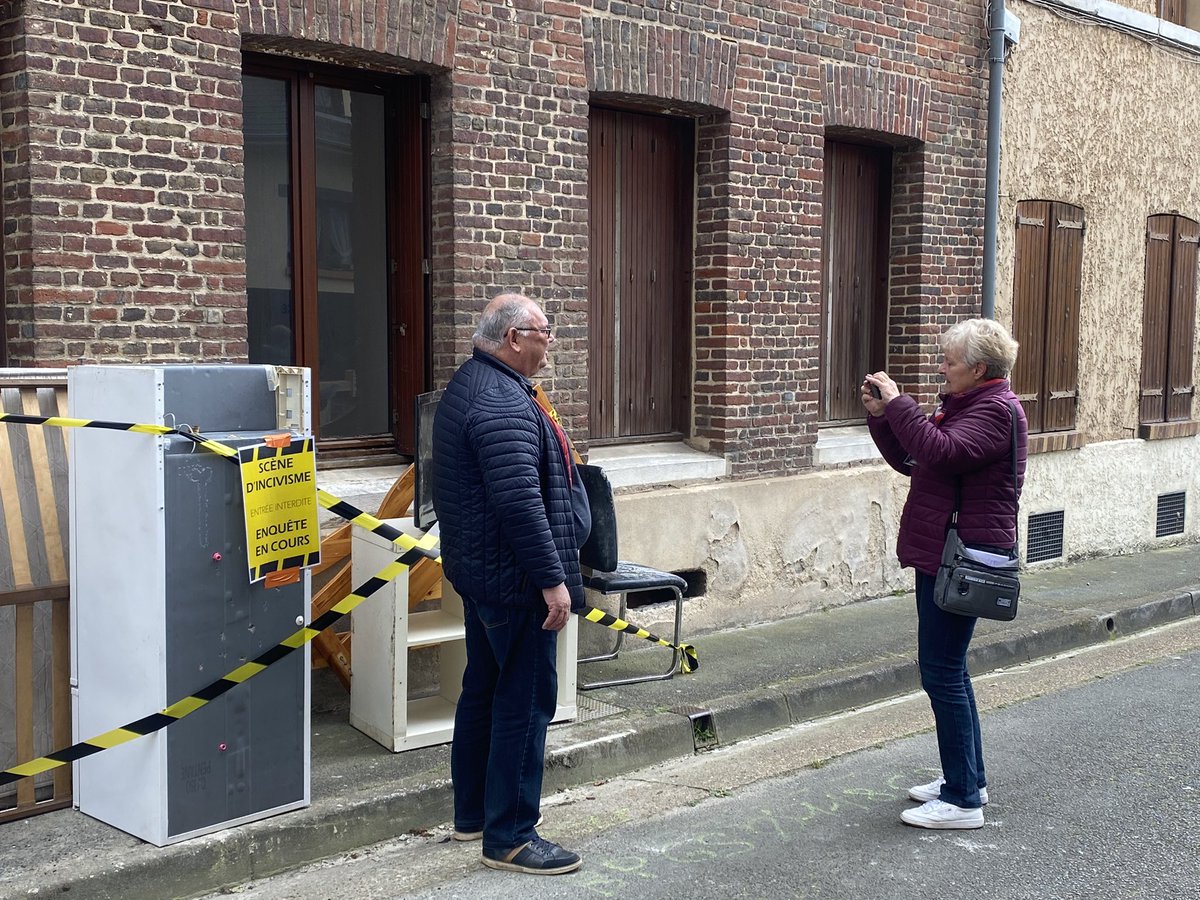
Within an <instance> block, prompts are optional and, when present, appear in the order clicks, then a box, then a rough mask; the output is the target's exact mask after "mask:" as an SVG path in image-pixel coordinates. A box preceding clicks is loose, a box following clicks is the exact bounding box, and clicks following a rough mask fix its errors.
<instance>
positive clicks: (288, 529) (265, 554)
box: [238, 435, 321, 582]
mask: <svg viewBox="0 0 1200 900" xmlns="http://www.w3.org/2000/svg"><path fill="white" fill-rule="evenodd" d="M238 463H239V464H240V466H241V470H242V504H243V507H244V508H245V510H246V558H247V564H248V565H249V568H250V580H251V581H252V582H254V581H259V580H261V579H263V578H265V577H266V576H267V575H269V574H270V573H272V572H278V571H280V570H282V569H299V568H303V567H306V566H315V565H316V564H317V563H319V562H320V561H321V535H320V529H319V526H318V524H317V509H318V504H317V454H316V449H315V447H314V446H313V441H312V438H297V437H292V436H290V435H287V436H284V437H283V439H282V440H281V439H279V438H274V437H273V438H270V439H268V440H267V441H266V443H262V444H255V445H254V446H252V447H242V448H241V449H239V450H238Z"/></svg>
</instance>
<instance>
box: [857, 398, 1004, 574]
mask: <svg viewBox="0 0 1200 900" xmlns="http://www.w3.org/2000/svg"><path fill="white" fill-rule="evenodd" d="M1010 401H1011V402H1012V403H1015V404H1016V406H1017V484H1018V496H1019V490H1020V485H1022V484H1024V481H1025V453H1026V447H1027V444H1028V424H1027V423H1026V421H1025V411H1024V410H1023V409H1021V404H1020V402H1019V401H1018V400H1017V397H1016V395H1015V394H1014V393H1013V392H1012V389H1011V388H1010V387H1009V384H1008V381H1006V380H1004V379H996V380H994V381H990V382H986V383H985V384H982V385H980V386H979V387H976V388H974V389H972V390H970V391H966V392H964V393H962V394H954V395H950V396H943V397H942V398H941V407H940V413H941V415H940V417H939V415H938V413H937V412H935V414H934V415H933V416H930V417H929V418H926V417H925V415H924V414H923V413H922V412H921V409H920V407H919V406H918V405H917V402H916V401H915V400H913V399H912V398H911V397H907V396H905V395H903V394H901V395H900V396H899V397H897V398H896V399H895V400H893V401H892V402H891V403H889V404H888V405H887V406H886V407H885V408H884V415H882V416H878V417H877V416H868V417H867V424H868V425H869V426H870V429H871V437H872V438H873V439H874V440H875V445H876V446H877V447H878V448H879V452H880V453H882V454H883V458H884V459H885V460H887V462H888V464H889V465H890V466H891V467H892V468H893V469H895V470H896V471H897V472H900V473H901V474H903V475H908V476H910V477H911V479H912V483H911V484H910V486H909V491H908V500H907V501H906V502H905V504H904V512H903V513H902V514H901V516H900V535H899V537H898V539H897V541H896V555H897V556H898V557H899V558H900V564H901V565H902V566H912V567H913V568H914V569H916V570H917V571H918V572H924V573H925V574H927V575H936V574H937V570H938V565H939V564H940V562H941V558H942V547H943V545H944V544H945V542H946V530H947V528H949V526H950V517H951V515H952V514H953V512H954V486H955V481H956V479H957V478H958V477H959V476H961V477H962V505H961V507H960V509H959V513H958V535H959V537H960V538H962V540H963V542H964V543H966V544H970V545H982V546H984V547H995V548H998V549H1004V550H1008V549H1011V548H1012V547H1014V546H1015V545H1016V527H1017V522H1016V514H1017V498H1016V497H1014V496H1013V488H1012V461H1011V455H1010V454H1011V441H1012V438H1011V434H1012V416H1011V413H1010V412H1009V406H1008V404H1009V402H1010Z"/></svg>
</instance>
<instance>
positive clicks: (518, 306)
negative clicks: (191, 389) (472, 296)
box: [471, 294, 532, 354]
mask: <svg viewBox="0 0 1200 900" xmlns="http://www.w3.org/2000/svg"><path fill="white" fill-rule="evenodd" d="M530 303H532V301H531V300H530V299H529V298H528V297H525V296H523V295H521V294H500V295H498V296H497V297H496V298H495V299H494V300H492V302H491V303H489V304H488V307H487V309H485V310H484V311H483V315H482V316H480V317H479V325H478V326H476V328H475V334H474V335H472V336H471V343H472V344H474V345H475V346H476V347H478V348H479V349H480V350H482V351H483V352H484V353H493V354H494V353H495V352H496V351H497V350H499V349H500V344H501V343H502V342H503V341H504V335H506V334H508V329H510V328H514V327H516V328H521V327H523V326H525V325H526V324H528V322H529V320H530V315H529V305H530Z"/></svg>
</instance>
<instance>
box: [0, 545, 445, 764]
mask: <svg viewBox="0 0 1200 900" xmlns="http://www.w3.org/2000/svg"><path fill="white" fill-rule="evenodd" d="M424 555H425V554H424V552H423V550H422V548H419V547H413V548H412V549H411V550H409V551H408V552H406V553H404V554H402V555H400V556H399V557H397V558H396V559H395V560H393V561H392V562H390V563H388V565H386V566H384V567H383V568H382V569H380V570H379V571H378V572H376V573H375V574H374V575H372V576H371V577H370V578H368V579H367V580H366V581H365V582H363V583H362V585H361V586H359V587H358V588H356V589H355V590H354V591H352V592H351V593H349V594H347V595H346V596H345V597H344V598H342V599H341V600H340V601H338V603H337V604H336V605H335V606H334V607H333V608H332V609H330V610H329V612H327V613H324V614H323V615H320V616H318V617H317V618H316V619H314V620H313V621H312V622H310V623H309V624H308V625H305V626H304V627H303V628H301V629H299V630H298V631H296V632H294V633H293V634H291V635H289V636H288V637H286V638H284V639H283V640H282V641H280V642H279V643H278V644H276V645H275V646H273V647H271V648H269V649H268V650H266V651H265V652H263V653H260V654H259V655H258V656H256V657H255V658H254V659H252V660H250V661H249V662H244V663H242V664H241V665H240V666H238V667H237V668H236V669H234V670H233V671H232V672H229V673H228V674H226V675H223V676H222V677H220V678H218V679H217V680H216V681H213V682H211V683H210V684H207V685H205V686H204V687H202V688H200V690H198V691H194V692H193V693H191V694H189V695H188V696H186V697H184V698H183V699H182V700H178V701H176V702H175V703H172V704H171V705H170V706H168V707H167V708H166V709H162V710H159V711H158V712H156V713H154V714H153V715H149V716H145V717H144V718H141V719H137V720H135V721H133V722H130V723H129V724H127V725H122V726H121V727H120V728H114V729H113V730H112V731H106V732H104V734H99V735H96V737H93V738H88V739H87V740H86V741H80V742H79V743H78V744H72V745H71V746H70V747H67V748H65V749H63V750H56V751H54V752H53V753H50V754H47V755H46V756H39V757H38V758H37V759H32V760H30V761H29V762H26V763H22V764H21V765H19V766H13V767H11V768H8V769H4V770H3V771H0V786H2V785H6V784H10V783H11V782H14V781H19V780H20V779H22V778H28V777H29V776H31V775H38V774H40V773H42V772H47V771H49V770H51V769H56V768H58V767H59V766H64V765H66V764H67V763H71V762H74V761H75V760H77V759H83V758H84V757H86V756H91V755H92V754H94V753H99V752H100V751H101V750H107V749H109V748H110V747H119V746H120V745H121V744H126V743H128V742H129V741H133V740H136V739H137V738H140V737H144V736H145V735H147V734H153V733H154V732H156V731H161V730H162V729H164V728H166V727H167V726H168V725H170V724H171V723H172V722H178V721H179V720H180V719H182V718H184V717H185V716H189V715H191V714H192V713H194V712H195V711H196V710H198V709H200V708H201V707H202V706H205V705H207V704H208V703H209V702H210V701H212V700H215V699H217V698H218V697H220V696H221V695H222V694H224V693H225V692H226V691H229V690H231V689H232V688H234V687H237V686H238V685H239V684H242V683H244V682H246V681H249V680H250V679H251V678H253V677H254V676H255V675H257V674H258V673H259V672H261V671H263V670H264V669H266V668H267V667H268V666H270V665H271V664H272V663H276V662H279V660H281V659H283V658H284V657H285V656H287V655H289V654H290V653H292V651H294V650H299V649H300V648H301V647H303V646H304V645H305V644H307V643H308V642H309V641H311V640H312V639H313V638H315V637H316V636H317V635H318V634H320V633H321V632H322V631H324V630H325V629H326V628H328V627H329V626H331V625H333V624H334V623H335V622H337V620H338V619H340V618H341V617H342V616H344V615H345V614H346V613H348V612H350V611H351V610H352V609H354V608H355V607H356V606H358V605H359V604H360V603H362V602H363V601H364V600H366V599H367V598H368V597H370V596H371V595H372V594H374V593H376V592H377V591H379V590H380V589H382V588H383V587H385V586H386V585H387V584H388V583H389V582H391V581H393V580H395V579H396V578H398V577H399V576H400V575H401V574H402V573H403V572H405V571H407V570H408V569H409V568H411V567H412V566H414V565H416V563H417V562H419V561H420V560H421V559H422V558H423V557H424Z"/></svg>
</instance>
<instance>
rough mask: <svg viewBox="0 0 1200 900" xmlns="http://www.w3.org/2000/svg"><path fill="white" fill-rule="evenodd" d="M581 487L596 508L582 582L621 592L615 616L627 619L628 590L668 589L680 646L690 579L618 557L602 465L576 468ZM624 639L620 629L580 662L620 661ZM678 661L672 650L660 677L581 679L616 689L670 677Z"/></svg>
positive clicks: (583, 554) (607, 592)
mask: <svg viewBox="0 0 1200 900" xmlns="http://www.w3.org/2000/svg"><path fill="white" fill-rule="evenodd" d="M578 469H579V475H580V478H581V480H582V481H583V486H584V488H585V489H586V490H587V496H588V503H589V504H590V506H591V508H592V533H591V534H590V535H589V536H588V539H587V542H586V543H585V544H584V545H583V546H582V547H580V548H579V561H580V563H582V565H583V567H584V569H583V586H584V587H585V588H586V589H587V590H589V591H595V592H596V593H597V594H600V595H602V596H605V597H611V596H613V595H617V596H619V597H620V605H619V609H618V612H617V618H619V619H624V618H625V612H626V609H627V607H628V602H629V600H628V598H629V595H630V594H636V593H639V592H641V591H656V590H664V589H668V590H670V591H672V592H673V593H674V595H675V636H674V639H673V640H672V641H671V643H672V644H674V645H675V647H676V648H678V647H679V640H680V631H681V629H682V627H683V591H684V589H685V588H686V587H687V582H686V581H684V580H683V579H682V578H680V577H679V576H678V575H674V574H672V573H670V572H661V571H659V570H658V569H651V568H649V567H648V566H641V565H638V564H637V563H632V562H628V561H626V560H620V559H618V558H617V515H616V510H615V509H614V507H613V496H612V485H611V484H610V483H609V480H608V476H607V475H605V474H604V470H603V469H601V468H600V467H599V466H587V465H582V466H579V467H578ZM624 639H625V633H624V632H617V636H616V640H615V641H614V643H613V645H612V648H611V649H610V650H609V651H608V652H607V653H603V654H600V655H598V656H587V657H584V658H582V659H580V660H579V662H580V663H593V662H602V661H604V660H609V659H616V658H617V654H618V653H620V652H621V646H622V643H623V642H624ZM679 664H680V651H679V650H678V649H675V650H672V651H671V667H670V668H669V669H667V671H666V672H664V673H663V674H661V675H636V676H632V677H629V678H615V679H611V680H608V681H592V682H588V683H586V684H584V683H582V682H581V683H580V684H579V686H578V688H579V690H581V691H590V690H594V689H596V688H603V687H613V686H614V685H618V684H636V683H637V682H641V681H665V680H666V679H668V678H670V677H672V676H673V675H674V674H675V672H676V670H678V668H679Z"/></svg>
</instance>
